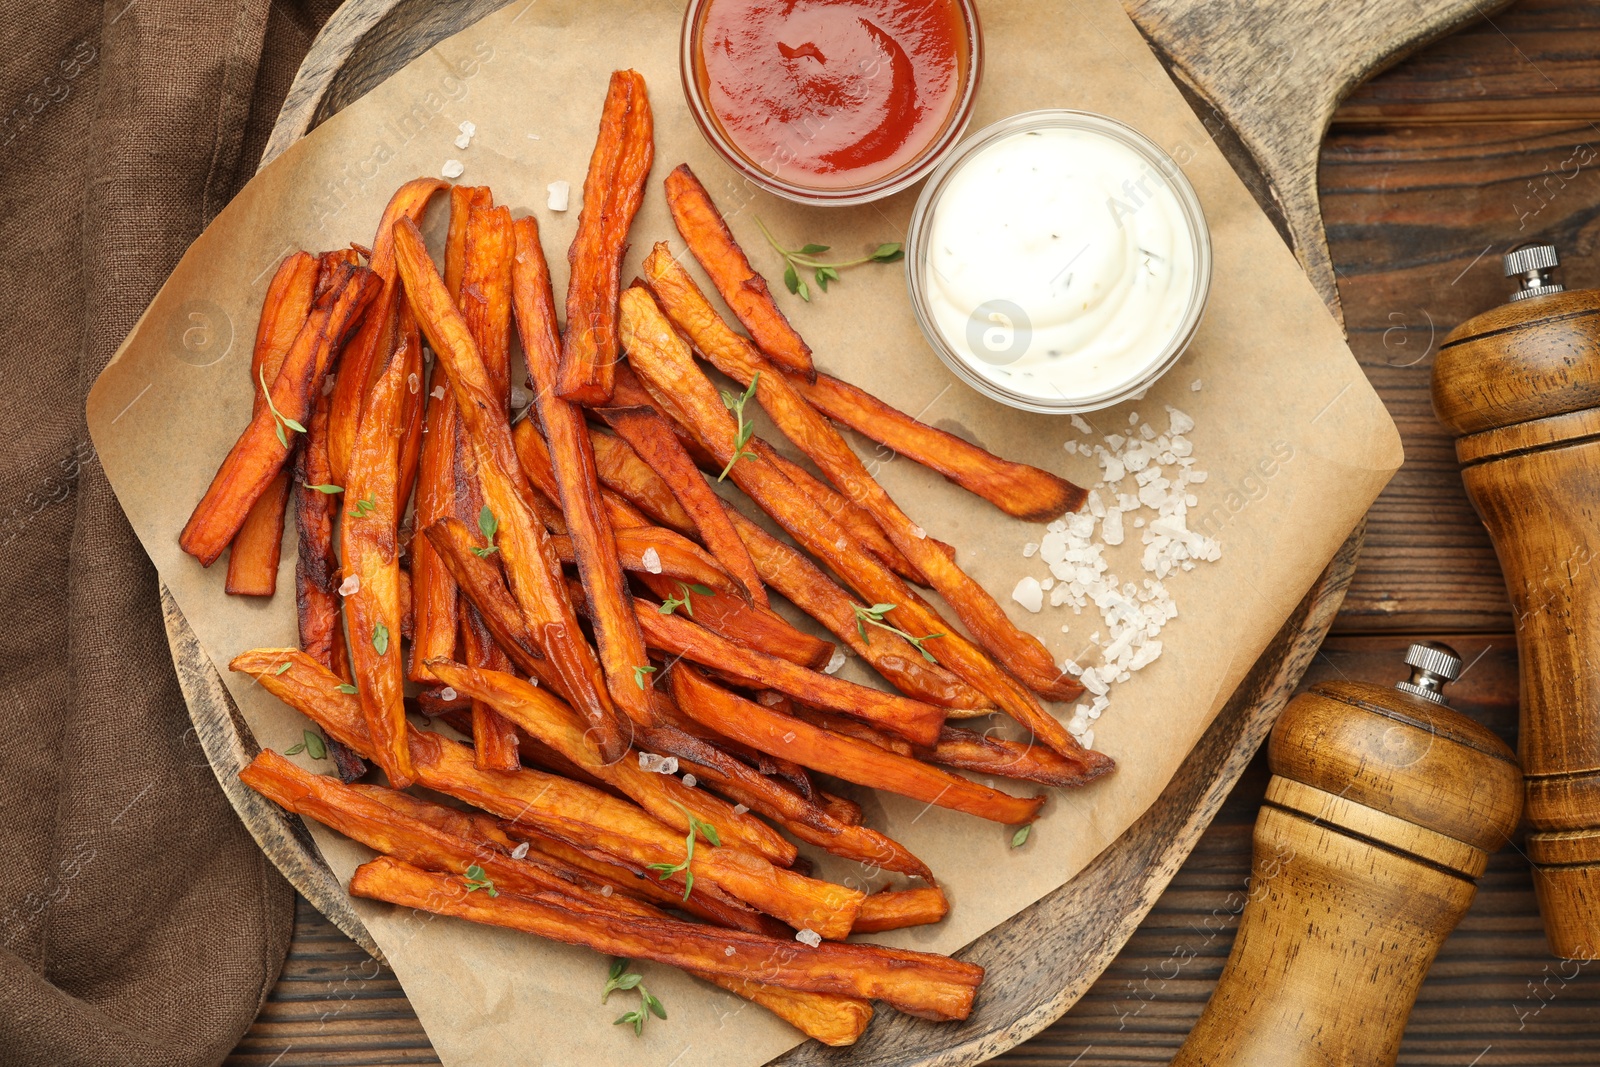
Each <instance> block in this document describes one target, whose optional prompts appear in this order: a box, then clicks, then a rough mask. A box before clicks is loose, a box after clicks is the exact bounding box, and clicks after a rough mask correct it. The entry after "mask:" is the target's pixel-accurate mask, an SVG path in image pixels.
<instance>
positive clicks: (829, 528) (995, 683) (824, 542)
mask: <svg viewBox="0 0 1600 1067" xmlns="http://www.w3.org/2000/svg"><path fill="white" fill-rule="evenodd" d="M622 334H623V344H624V345H625V346H626V347H627V349H628V354H629V357H630V360H631V363H632V365H633V367H634V369H635V370H637V371H638V372H639V375H640V377H641V378H642V379H644V381H645V383H646V385H647V386H648V387H649V388H650V390H651V392H652V394H653V395H655V396H656V397H657V398H658V399H659V398H662V397H671V398H672V400H671V406H672V413H673V415H674V418H676V419H677V420H678V422H679V423H680V424H681V425H683V426H684V427H685V428H686V429H688V430H689V431H690V432H691V433H692V434H694V436H695V438H696V439H697V440H699V441H700V443H701V444H702V445H703V446H704V447H705V448H707V449H708V450H709V451H710V452H711V453H712V454H713V456H715V457H716V458H717V459H719V460H720V461H722V462H724V463H726V462H727V461H729V460H731V459H732V458H733V456H734V454H735V450H734V440H735V435H736V432H737V431H736V428H735V425H734V421H733V417H732V416H731V415H730V414H729V413H728V411H727V410H726V409H725V408H724V407H723V404H722V399H721V397H720V396H719V395H718V393H717V390H716V387H715V386H713V385H712V384H711V382H710V380H709V379H707V378H706V377H705V375H704V374H703V373H702V372H701V371H700V369H699V368H698V367H697V366H695V364H694V359H693V356H692V354H691V353H690V352H689V350H688V348H687V346H686V345H684V344H683V342H682V341H681V340H680V339H679V338H678V336H677V334H676V333H675V332H673V328H672V325H671V324H670V323H669V322H667V321H666V319H665V317H664V316H663V315H662V313H661V310H660V309H659V308H658V307H657V306H656V303H655V301H654V299H653V298H652V297H651V296H650V294H649V293H647V292H645V291H644V290H642V289H639V288H637V287H634V288H630V289H628V290H627V291H626V292H624V293H623V294H622ZM729 476H730V477H731V478H733V480H734V481H735V483H737V484H738V486H739V488H741V489H743V490H744V491H745V492H746V493H747V494H748V495H749V496H750V498H751V499H752V500H754V501H755V502H756V503H757V504H758V505H759V506H760V507H761V509H762V510H763V511H765V512H766V513H767V514H768V515H771V516H772V517H773V518H774V519H776V520H777V521H778V522H779V524H781V525H782V526H783V528H784V529H785V530H787V531H788V532H789V534H790V535H791V536H793V537H794V538H795V540H797V541H799V542H800V544H801V545H803V546H804V547H805V548H806V549H807V550H808V551H810V552H811V553H812V555H814V556H816V557H817V559H819V560H821V561H823V562H824V563H826V564H827V565H828V566H829V567H831V568H832V569H833V571H834V573H836V574H838V575H839V577H840V578H842V579H843V580H844V581H845V583H846V584H847V585H849V586H850V587H851V588H853V589H854V590H855V591H856V592H857V593H858V594H859V595H860V596H861V597H862V598H863V599H865V600H867V601H868V602H869V603H870V604H873V605H877V604H893V605H895V610H898V611H899V612H900V614H899V615H897V616H896V617H895V618H896V620H897V621H896V623H895V625H896V627H897V628H898V629H902V630H904V631H905V632H906V633H910V634H912V635H915V636H923V637H924V638H925V639H927V640H932V638H931V635H932V634H935V633H938V634H942V635H943V636H942V637H940V638H938V639H937V640H936V641H934V645H935V649H936V651H935V653H934V654H935V655H936V656H937V657H938V659H939V665H940V666H942V667H946V668H949V669H950V670H951V671H953V672H954V673H956V674H958V675H959V676H961V677H962V678H963V679H964V680H965V681H967V682H968V683H969V684H971V685H972V686H973V687H974V688H975V689H977V690H978V691H979V692H981V693H983V694H984V695H985V696H987V697H989V698H990V699H991V700H993V701H994V702H995V704H996V705H997V706H998V707H1000V708H1001V709H1002V710H1003V711H1005V712H1006V713H1007V714H1009V715H1011V716H1012V717H1013V718H1015V719H1016V720H1017V721H1018V722H1021V723H1022V724H1023V725H1024V726H1027V727H1028V728H1029V729H1030V730H1032V731H1033V732H1034V733H1035V734H1036V735H1037V736H1038V737H1039V738H1040V739H1041V740H1043V741H1044V742H1045V743H1046V744H1048V745H1050V747H1052V748H1054V749H1056V750H1057V751H1058V752H1061V753H1063V754H1066V755H1069V756H1073V757H1076V756H1078V755H1079V754H1080V753H1082V752H1083V748H1082V746H1081V745H1079V744H1078V742H1077V740H1076V739H1075V738H1073V736H1072V735H1071V734H1070V733H1068V732H1067V729H1066V727H1065V726H1063V725H1062V724H1061V722H1060V721H1059V720H1057V719H1056V718H1055V717H1054V716H1053V715H1051V714H1050V713H1049V712H1048V711H1046V710H1045V709H1044V707H1043V706H1042V705H1040V703H1039V702H1038V700H1036V699H1035V698H1034V697H1033V695H1032V694H1031V693H1029V692H1028V691H1027V690H1025V689H1024V688H1023V687H1022V686H1021V685H1020V684H1018V683H1017V682H1015V681H1014V680H1012V679H1011V678H1010V676H1009V675H1007V674H1005V672H1003V671H1001V670H1000V669H999V668H998V667H996V666H995V665H994V663H993V662H992V661H991V660H990V659H989V658H988V657H987V656H986V655H984V654H983V652H982V651H980V650H979V649H978V648H976V647H975V646H973V645H972V644H971V643H970V642H968V641H967V640H966V638H964V637H962V636H961V635H960V634H958V633H955V632H954V631H953V630H951V629H950V628H949V626H948V625H946V624H945V623H944V621H943V620H942V619H940V618H939V617H938V615H937V614H935V613H934V612H933V611H932V610H931V609H929V608H928V607H927V605H926V603H925V602H924V601H923V600H922V598H921V597H919V596H917V595H916V594H915V593H914V592H913V591H912V590H911V588H910V587H909V586H907V585H906V584H905V582H904V581H902V580H901V579H900V578H899V576H897V575H895V574H893V573H892V572H891V571H889V570H888V568H886V567H884V566H883V565H882V564H881V563H879V562H878V561H877V560H876V559H874V558H873V557H872V556H870V555H869V554H868V553H865V552H861V551H856V550H854V549H853V548H852V545H853V544H854V542H853V541H852V540H851V538H850V535H849V534H848V533H846V532H845V530H844V529H843V528H842V527H840V526H839V525H838V524H837V523H836V522H834V520H833V518H832V517H831V516H830V515H828V514H827V513H825V512H819V510H818V509H817V508H816V507H815V506H814V505H813V504H812V503H811V502H810V498H809V497H807V496H806V495H805V494H804V493H803V492H801V491H800V489H799V488H798V487H796V486H795V484H794V483H793V482H792V481H790V480H789V479H788V478H787V477H785V476H784V475H783V474H782V473H781V472H780V471H778V470H777V469H776V468H775V467H773V466H772V464H771V463H769V462H767V461H766V460H765V459H764V458H763V457H762V456H760V455H759V454H758V455H756V456H754V457H750V458H744V459H740V460H739V461H738V462H737V463H734V464H733V466H732V469H731V471H730V475H729ZM747 543H748V542H747ZM758 562H759V561H758ZM774 587H775V588H776V586H774ZM780 591H781V590H780ZM1094 755H1096V756H1098V755H1099V754H1098V753H1096V754H1094ZM1100 759H1101V760H1104V761H1105V762H1106V763H1107V765H1108V766H1109V763H1110V761H1109V758H1108V757H1100Z"/></svg>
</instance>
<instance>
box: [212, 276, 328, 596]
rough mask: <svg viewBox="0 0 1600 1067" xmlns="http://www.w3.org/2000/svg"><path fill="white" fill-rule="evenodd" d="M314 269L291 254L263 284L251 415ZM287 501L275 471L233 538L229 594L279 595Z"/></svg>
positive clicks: (308, 292)
mask: <svg viewBox="0 0 1600 1067" xmlns="http://www.w3.org/2000/svg"><path fill="white" fill-rule="evenodd" d="M318 269H319V267H318V262H317V259H316V257H315V256H312V255H309V254H308V253H305V252H294V253H291V254H290V255H289V256H288V257H286V258H285V259H284V261H283V262H282V263H281V264H279V265H278V271H277V273H276V274H274V275H273V276H272V281H271V282H270V283H269V284H268V285H267V298H266V300H265V301H264V302H263V303H262V305H261V319H260V321H259V322H258V323H257V324H256V344H255V350H254V351H253V352H252V353H251V357H250V388H251V389H253V390H254V391H255V396H256V402H255V406H254V408H252V409H251V414H252V416H254V415H258V414H260V412H261V409H262V408H264V407H266V406H267V395H266V386H265V385H264V384H263V383H265V382H271V381H275V380H276V379H277V377H278V371H279V370H281V369H282V368H283V359H284V357H285V356H286V355H288V354H289V348H290V346H292V345H293V344H294V339H295V337H296V336H298V335H299V333H300V327H301V326H303V325H305V321H306V316H307V315H308V314H310V312H311V302H312V300H313V299H314V297H315V292H316V286H317V274H318ZM288 503H289V477H288V474H287V472H285V471H279V472H278V475H277V477H275V478H274V479H272V481H271V482H270V483H269V484H268V485H267V488H266V490H265V491H264V492H263V493H262V494H261V496H260V497H259V498H257V500H256V502H255V505H254V506H253V507H251V509H250V514H249V515H248V516H246V517H245V520H244V525H243V526H241V527H240V528H239V532H238V533H237V534H235V535H234V538H233V547H232V548H231V549H230V550H229V552H228V582H227V586H226V590H227V592H229V593H231V594H233V595H235V596H271V595H272V594H273V593H274V592H276V591H277V587H278V555H279V552H280V551H281V548H282V545H283V515H284V511H285V509H286V507H287V506H288Z"/></svg>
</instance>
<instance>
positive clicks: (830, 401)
mask: <svg viewBox="0 0 1600 1067" xmlns="http://www.w3.org/2000/svg"><path fill="white" fill-rule="evenodd" d="M792 383H793V385H794V387H795V389H797V390H798V391H799V393H800V395H801V396H803V397H805V398H806V400H807V401H808V402H809V403H810V404H811V406H812V407H814V408H816V409H817V410H818V411H820V412H822V413H823V414H824V415H826V416H828V418H830V419H832V420H833V421H834V422H837V423H841V424H843V425H845V426H848V427H850V428H851V429H852V430H854V431H855V432H856V433H859V434H861V435H862V436H863V437H867V438H870V439H871V440H874V441H877V442H878V443H879V444H881V445H884V446H885V447H887V448H890V449H893V450H894V451H895V452H897V453H899V454H900V455H902V456H905V457H906V458H907V459H909V460H912V461H914V462H916V463H920V464H922V465H923V466H924V467H927V468H928V469H929V470H933V471H937V472H939V473H940V474H942V475H944V476H945V477H946V478H948V479H949V480H950V481H952V482H954V483H955V484H957V485H959V486H960V487H961V488H963V489H965V490H966V491H967V492H969V493H974V494H976V495H978V496H981V497H983V499H985V500H987V501H989V503H991V504H993V505H994V506H995V507H997V508H999V509H1000V510H1001V511H1003V512H1005V513H1006V514H1007V515H1014V516H1016V517H1017V518H1019V519H1027V520H1028V521H1029V522H1049V521H1050V520H1051V519H1057V518H1060V517H1061V515H1062V514H1063V513H1065V512H1068V511H1077V510H1078V508H1079V507H1081V506H1082V505H1083V499H1084V496H1085V495H1086V494H1085V492H1084V490H1083V489H1082V488H1081V487H1079V486H1076V485H1073V484H1072V483H1071V482H1069V481H1067V480H1066V479H1065V478H1060V477H1057V476H1056V475H1054V474H1051V473H1050V472H1049V471H1045V470H1040V469H1039V468H1038V467H1030V466H1028V465H1027V464H1026V463H1015V462H1012V461H1011V460H1008V459H1001V458H1000V457H999V456H997V455H995V454H994V453H992V452H989V451H987V450H985V449H983V448H980V447H979V446H977V445H975V444H971V443H970V442H967V441H963V440H962V439H961V438H959V437H957V436H956V435H955V434H952V433H946V432H945V431H944V430H940V429H937V428H935V427H933V426H929V425H928V424H927V423H924V422H919V421H918V420H917V419H916V418H914V417H912V416H910V415H907V414H906V413H905V412H903V411H901V410H899V409H898V408H895V407H891V406H890V405H888V404H885V403H884V402H883V401H882V400H879V399H878V398H877V397H875V396H873V395H872V394H871V393H869V392H867V391H866V390H864V389H858V388H857V387H855V386H853V385H851V384H850V383H849V382H844V381H840V380H839V379H838V378H835V377H833V376H831V375H828V374H820V373H819V374H818V375H817V380H816V381H815V382H808V381H806V380H805V379H804V378H801V377H799V376H795V377H794V378H793V379H792Z"/></svg>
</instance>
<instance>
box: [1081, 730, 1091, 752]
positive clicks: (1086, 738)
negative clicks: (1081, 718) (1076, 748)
mask: <svg viewBox="0 0 1600 1067" xmlns="http://www.w3.org/2000/svg"><path fill="white" fill-rule="evenodd" d="M1078 743H1079V744H1081V745H1082V746H1083V747H1084V748H1093V747H1094V731H1093V730H1085V731H1084V732H1083V734H1082V735H1081V736H1080V737H1079V738H1078Z"/></svg>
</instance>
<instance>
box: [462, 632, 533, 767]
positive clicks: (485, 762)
mask: <svg viewBox="0 0 1600 1067" xmlns="http://www.w3.org/2000/svg"><path fill="white" fill-rule="evenodd" d="M461 651H462V654H463V655H464V656H465V657H466V662H467V663H469V664H471V665H472V666H474V667H484V668H487V669H489V670H493V671H510V670H511V669H512V667H513V664H512V662H511V657H510V656H508V655H506V653H505V650H504V649H502V648H501V647H500V645H499V643H498V642H497V641H495V639H494V636H493V635H492V634H491V633H490V631H489V627H488V624H486V623H485V622H484V621H483V616H482V615H480V614H479V613H478V609H477V608H474V607H471V606H470V605H468V606H467V607H466V609H465V610H464V611H463V612H462V614H461ZM447 684H448V683H447ZM471 726H472V731H471V732H472V757H473V759H474V760H475V761H477V764H478V767H479V769H480V770H485V771H514V770H516V769H517V768H518V767H520V766H522V758H521V755H520V754H519V751H518V749H519V743H518V737H517V730H516V727H515V726H514V725H513V724H512V723H511V721H510V720H509V719H507V718H506V717H505V716H504V715H501V714H500V713H499V712H498V711H496V710H495V708H494V706H493V705H491V704H488V703H485V702H484V701H482V700H474V701H473V702H472V716H471Z"/></svg>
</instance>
